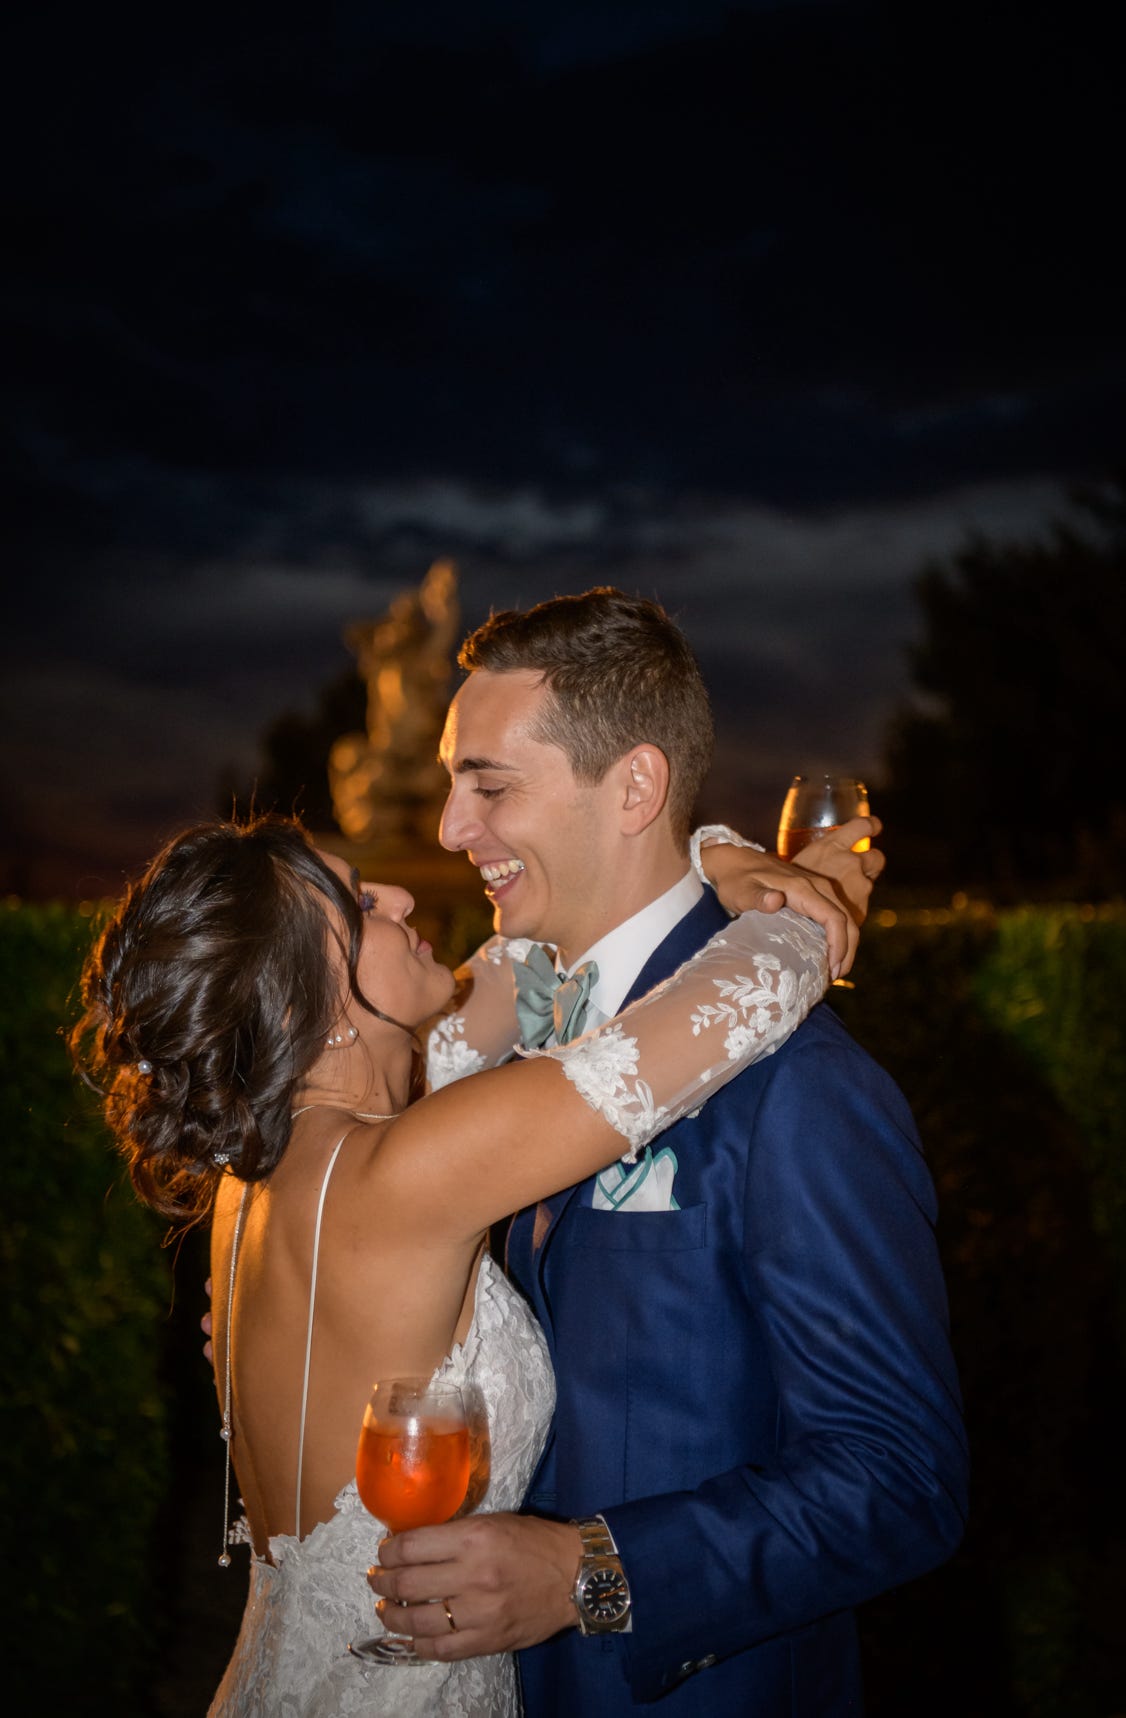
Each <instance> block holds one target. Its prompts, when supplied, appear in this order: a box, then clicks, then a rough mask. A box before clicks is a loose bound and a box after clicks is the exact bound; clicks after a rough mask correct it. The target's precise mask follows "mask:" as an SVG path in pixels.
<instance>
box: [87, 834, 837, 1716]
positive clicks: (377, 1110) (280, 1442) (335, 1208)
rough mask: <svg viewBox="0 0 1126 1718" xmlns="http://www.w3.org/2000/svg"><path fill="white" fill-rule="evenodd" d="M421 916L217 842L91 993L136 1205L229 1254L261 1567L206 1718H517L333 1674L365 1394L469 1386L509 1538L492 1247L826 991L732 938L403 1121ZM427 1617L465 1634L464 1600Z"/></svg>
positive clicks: (477, 1696)
mask: <svg viewBox="0 0 1126 1718" xmlns="http://www.w3.org/2000/svg"><path fill="white" fill-rule="evenodd" d="M749 862H750V864H751V866H752V867H753V862H754V861H753V855H752V856H751V857H750V861H749ZM413 904H414V903H413V901H412V899H411V897H410V895H409V894H408V893H407V892H406V891H405V890H403V889H399V888H386V887H382V886H376V885H368V884H365V883H363V882H361V881H360V879H359V878H358V877H357V876H356V874H355V873H354V872H351V871H350V870H349V868H348V866H347V865H346V864H344V862H343V861H342V860H340V859H339V858H336V857H334V856H333V855H331V854H327V853H320V852H318V851H317V850H316V849H315V848H314V847H313V846H312V843H311V842H310V840H309V838H308V836H307V835H306V834H305V832H304V831H303V830H302V829H301V828H300V826H299V825H297V824H295V823H293V822H289V821H285V820H281V819H275V818H259V819H256V820H254V821H252V822H249V823H245V824H242V825H236V824H227V823H214V824H208V825H203V826H201V827H199V828H195V829H192V830H189V831H187V832H186V833H185V834H183V835H181V836H179V837H178V838H177V839H175V840H174V841H172V842H171V843H170V844H169V845H168V846H167V847H166V848H165V849H164V851H163V852H162V853H161V854H160V855H159V856H158V857H157V858H156V860H154V862H153V864H152V865H151V866H150V868H149V870H148V871H147V873H146V874H145V875H144V877H143V878H142V879H141V880H140V882H138V883H137V884H135V885H134V886H133V887H132V888H130V889H129V890H128V891H127V893H126V895H125V897H124V898H123V900H122V902H121V903H120V905H119V906H118V908H117V910H116V912H115V913H114V915H113V917H112V918H111V919H110V921H109V922H108V924H107V925H106V926H105V928H104V930H103V931H102V933H101V936H100V938H99V940H98V942H97V944H96V946H95V948H94V949H93V950H92V952H91V954H90V956H89V959H88V961H87V964H86V968H85V972H84V976H83V999H84V1003H85V1014H84V1017H83V1019H82V1021H81V1022H80V1023H79V1025H78V1027H77V1028H76V1029H75V1033H74V1035H73V1045H74V1050H75V1054H76V1057H77V1059H78V1062H79V1065H80V1067H82V1068H83V1070H84V1072H85V1073H86V1076H87V1077H88V1078H89V1079H91V1080H92V1081H93V1082H94V1083H95V1084H96V1085H97V1086H98V1088H99V1090H100V1091H101V1092H102V1093H103V1096H104V1103H105V1109H106V1113H107V1116H108V1118H109V1121H110V1124H111V1126H112V1128H113V1131H114V1133H115V1136H116V1138H117V1141H118V1143H119V1146H120V1148H121V1150H122V1152H123V1153H124V1155H125V1157H126V1159H127V1161H128V1164H129V1168H130V1173H131V1175H132V1179H133V1183H134V1185H135V1187H136V1189H137V1191H138V1193H139V1195H140V1196H141V1198H142V1199H144V1200H145V1201H146V1202H147V1203H148V1204H149V1205H151V1206H153V1208H154V1209H156V1210H157V1211H159V1212H162V1213H163V1214H164V1215H166V1216H168V1217H170V1218H172V1219H173V1220H176V1221H184V1222H196V1221H201V1220H205V1219H209V1220H210V1221H211V1224H212V1265H213V1275H214V1282H215V1302H214V1319H215V1333H216V1334H215V1361H216V1381H217V1388H218V1392H219V1398H220V1406H221V1409H222V1410H223V1413H224V1435H225V1436H227V1438H228V1452H229V1454H230V1455H231V1456H232V1457H233V1460H234V1464H235V1469H236V1473H237V1482H238V1489H239V1492H240V1494H241V1497H242V1499H243V1500H244V1507H245V1511H246V1519H245V1521H244V1522H243V1523H241V1524H240V1527H239V1528H238V1529H236V1531H235V1534H234V1535H233V1537H240V1536H241V1537H243V1538H245V1539H247V1540H249V1542H250V1544H251V1547H252V1574H251V1594H250V1598H249V1601H248V1605H247V1611H246V1615H245V1618H244V1622H243V1628H242V1631H241V1633H240V1637H239V1642H238V1645H237V1647H236V1650H235V1654H234V1657H233V1659H232V1661H231V1664H230V1666H229V1668H228V1671H227V1674H226V1676H225V1678H224V1680H223V1684H222V1687H221V1688H220V1690H219V1693H218V1695H217V1696H216V1700H215V1703H214V1705H213V1707H212V1712H213V1713H215V1714H223V1715H233V1714H238V1715H240V1718H241V1715H244V1714H250V1713H262V1714H267V1713H269V1714H275V1713H279V1712H285V1713H287V1714H293V1715H297V1714H301V1715H314V1714H315V1715H319V1718H329V1715H330V1714H331V1715H333V1718H335V1715H337V1714H347V1713H364V1714H396V1715H398V1718H402V1715H404V1714H438V1713H457V1714H480V1715H481V1718H486V1715H487V1718H500V1715H503V1714H515V1713H516V1712H517V1710H518V1696H517V1693H516V1687H515V1677H514V1672H513V1667H512V1661H511V1659H510V1658H509V1657H507V1656H498V1657H493V1658H486V1659H474V1660H466V1661H463V1662H460V1663H456V1664H439V1663H428V1664H422V1665H417V1666H413V1665H412V1666H409V1667H408V1666H402V1667H390V1668H389V1667H386V1666H368V1665H366V1664H364V1663H361V1662H358V1661H357V1660H356V1659H354V1658H350V1657H349V1656H348V1654H347V1651H346V1647H347V1643H348V1642H349V1641H350V1640H354V1639H357V1638H360V1637H363V1636H365V1635H368V1634H370V1632H371V1624H372V1617H371V1594H370V1591H369V1588H368V1586H367V1584H366V1581H365V1570H366V1568H367V1566H368V1564H369V1563H370V1562H371V1561H372V1559H373V1556H374V1554H375V1550H376V1547H377V1545H378V1542H379V1538H380V1535H381V1529H380V1527H379V1526H378V1525H377V1524H376V1523H375V1522H374V1521H373V1519H372V1517H371V1516H370V1515H369V1514H368V1513H367V1512H366V1510H365V1509H364V1507H363V1505H362V1504H361V1503H360V1501H359V1499H358V1496H357V1493H356V1488H355V1482H354V1479H353V1472H354V1462H355V1454H356V1443H357V1437H358V1433H359V1428H360V1423H361V1419H362V1416H363V1412H364V1407H365V1403H366V1401H367V1398H368V1394H369V1391H370V1388H371V1384H372V1380H373V1379H375V1378H381V1377H390V1376H398V1375H404V1374H411V1375H425V1376H429V1375H431V1374H434V1373H435V1372H436V1373H437V1375H438V1376H439V1377H441V1378H444V1379H448V1380H449V1381H451V1382H453V1383H456V1384H458V1385H460V1386H461V1387H462V1388H463V1391H464V1393H465V1394H466V1395H467V1396H468V1398H469V1400H470V1403H471V1405H472V1404H474V1403H475V1404H476V1406H477V1411H478V1414H479V1415H484V1416H486V1417H487V1422H488V1425H487V1433H488V1438H489V1440H490V1442H491V1470H490V1472H489V1473H488V1474H484V1475H482V1476H479V1477H481V1478H482V1482H483V1483H484V1481H486V1480H487V1489H486V1490H484V1495H483V1496H482V1497H480V1498H474V1497H473V1491H472V1486H471V1500H472V1501H474V1502H476V1503H477V1504H478V1506H479V1507H481V1508H483V1509H487V1510H498V1509H499V1510H509V1509H515V1508H518V1507H519V1505H520V1502H521V1500H522V1496H523V1493H524V1491H525V1489H526V1487H527V1484H528V1481H529V1479H530V1476H531V1473H532V1469H533V1467H534V1465H535V1462H536V1459H537V1457H538V1454H539V1451H540V1448H541V1446H542V1443H543V1440H544V1437H545V1435H546V1432H547V1427H548V1423H549V1420H550V1416H551V1409H552V1401H553V1384H552V1378H551V1373H550V1368H549V1365H548V1362H547V1358H546V1352H545V1348H544V1344H543V1339H542V1336H541V1334H540V1332H539V1330H538V1327H536V1325H535V1324H534V1321H533V1320H532V1318H531V1315H530V1314H529V1313H528V1311H527V1309H526V1308H525V1306H524V1303H523V1301H522V1300H521V1299H520V1298H519V1296H518V1295H517V1294H516V1292H515V1291H514V1290H512V1289H510V1288H509V1286H508V1284H507V1283H506V1281H505V1279H504V1277H503V1275H502V1273H501V1272H500V1271H499V1270H498V1269H497V1268H496V1267H495V1265H494V1264H493V1261H492V1259H491V1257H490V1255H489V1254H488V1252H487V1250H486V1248H485V1237H486V1234H487V1231H488V1228H489V1225H490V1224H491V1223H492V1222H494V1221H495V1220H497V1219H499V1218H501V1217H502V1216H504V1215H506V1214H507V1213H509V1212H511V1211H513V1210H515V1209H517V1208H519V1207H522V1206H527V1205H529V1204H534V1203H535V1201H537V1200H538V1199H541V1198H544V1197H546V1196H548V1195H550V1194H551V1193H553V1192H555V1191H556V1190H558V1189H560V1188H563V1187H566V1186H569V1185H570V1184H571V1183H573V1182H575V1181H577V1180H580V1179H581V1178H583V1177H585V1176H587V1175H590V1174H593V1173H594V1172H595V1171H597V1170H600V1169H602V1168H604V1167H605V1166H606V1165H607V1164H609V1163H612V1162H613V1161H614V1160H615V1159H616V1158H618V1157H619V1156H622V1155H623V1154H624V1156H625V1158H626V1159H627V1160H628V1161H631V1162H632V1161H633V1160H634V1159H635V1158H636V1156H637V1153H638V1152H639V1151H641V1150H643V1149H644V1148H645V1147H646V1146H647V1145H648V1142H649V1141H650V1140H651V1139H652V1138H653V1137H654V1136H655V1135H656V1134H657V1133H658V1132H660V1131H662V1130H663V1129H664V1128H665V1127H667V1126H669V1125H670V1124H671V1123H672V1122H673V1121H675V1120H676V1119H678V1117H680V1116H682V1115H684V1114H686V1113H688V1112H690V1111H692V1110H694V1109H696V1108H698V1107H699V1105H700V1104H701V1103H702V1102H704V1101H705V1100H706V1098H707V1097H708V1096H709V1095H710V1093H711V1092H712V1091H714V1090H716V1089H718V1087H719V1086H720V1085H722V1084H724V1083H725V1082H726V1081H727V1080H728V1079H730V1078H731V1077H733V1076H734V1075H735V1074H737V1073H738V1072H739V1071H740V1070H741V1068H743V1067H744V1066H746V1065H747V1063H748V1062H750V1061H753V1060H755V1059H757V1058H758V1057H760V1056H762V1055H764V1054H768V1053H769V1052H770V1050H772V1049H773V1048H775V1047H776V1046H777V1044H778V1043H779V1042H781V1040H782V1039H783V1038H784V1037H786V1036H787V1035H788V1034H789V1033H790V1032H791V1031H792V1030H793V1029H794V1027H795V1026H796V1025H797V1024H798V1023H799V1021H800V1020H801V1019H802V1018H803V1017H804V1015H805V1014H806V1013H807V1012H808V1010H809V1008H810V1007H811V1006H812V1005H813V1004H814V1003H815V1002H816V1001H817V1000H818V999H819V997H820V996H821V994H822V993H823V990H824V986H825V983H826V978H827V974H826V963H825V948H824V940H823V938H822V936H821V934H820V932H819V931H817V930H816V928H815V927H814V926H813V925H812V924H811V923H810V922H809V921H807V920H804V919H801V918H798V917H797V916H796V915H794V914H792V913H790V912H783V913H781V914H778V915H772V916H769V917H765V916H762V915H757V914H753V913H748V914H744V915H742V916H741V917H740V918H738V919H735V920H733V921H732V923H731V926H730V928H729V930H728V931H727V932H726V933H725V934H724V935H723V936H722V937H718V938H716V939H715V941H714V942H713V943H711V944H709V945H708V946H707V948H706V949H704V950H703V951H702V952H701V953H700V954H699V955H697V956H696V957H695V958H694V959H693V960H692V961H690V962H689V963H688V964H687V965H686V966H684V967H683V968H682V969H681V970H680V972H679V973H678V974H677V975H676V976H675V977H674V978H673V979H671V980H669V981H668V982H667V983H666V984H665V985H663V986H660V987H659V988H658V990H656V991H654V992H652V993H650V995H649V996H648V997H646V998H644V999H642V1001H640V1002H638V1003H635V1004H633V1006H632V1007H631V1008H629V1009H627V1010H625V1011H624V1013H623V1014H622V1015H620V1016H618V1017H617V1018H616V1019H614V1020H612V1021H610V1022H609V1023H608V1024H607V1025H605V1026H603V1027H600V1028H599V1029H597V1030H596V1031H593V1032H590V1033H587V1034H586V1035H585V1036H584V1037H582V1038H579V1039H577V1040H576V1041H575V1042H574V1043H572V1044H568V1045H562V1046H558V1047H556V1048H555V1049H552V1050H550V1051H546V1052H541V1053H538V1054H535V1055H533V1056H531V1057H528V1058H524V1059H520V1060H518V1061H516V1062H514V1063H511V1064H510V1065H507V1066H503V1067H494V1068H489V1069H487V1070H486V1071H484V1072H481V1073H480V1074H478V1075H477V1076H476V1077H475V1078H474V1079H473V1080H472V1081H470V1082H468V1083H467V1082H465V1081H457V1082H456V1083H450V1084H447V1085H445V1086H444V1087H443V1089H441V1090H438V1091H435V1092H433V1093H432V1095H429V1096H427V1097H425V1098H423V1099H422V1100H421V1101H419V1102H416V1103H413V1104H411V1103H410V1101H409V1100H410V1094H411V1090H412V1077H413V1075H414V1073H415V1071H416V1069H417V1051H418V1048H419V1039H418V1036H417V1035H418V1033H419V1031H420V1029H421V1028H422V1027H423V1025H424V1023H426V1022H428V1021H431V1020H432V1019H434V1017H435V1016H438V1015H439V1014H440V1013H441V1011H442V1010H443V1009H445V1008H446V1007H447V1005H448V1004H449V1003H450V1000H451V997H452V995H453V992H454V988H455V979H454V976H453V974H452V973H451V972H450V971H449V970H448V968H446V967H444V966H441V965H439V964H438V962H437V961H436V960H435V959H434V956H433V953H432V951H431V949H430V947H429V944H428V943H426V942H425V941H424V940H422V939H421V938H420V937H419V935H418V933H417V931H416V930H415V929H414V928H413V927H412V926H411V924H410V921H409V914H410V912H411V910H412V907H413ZM512 952H513V950H512V948H511V947H509V948H505V947H504V946H503V945H502V944H500V943H498V944H496V945H490V946H489V947H488V950H487V952H486V954H485V955H484V956H483V957H482V958H481V959H479V960H477V961H475V962H474V964H473V970H474V974H475V991H474V995H473V998H472V1002H471V1004H470V1005H469V1008H470V1010H471V1012H467V1013H466V1014H465V1015H462V1016H460V1017H459V1021H458V1027H457V1031H456V1032H455V1033H453V1034H451V1032H450V1030H449V1029H448V1028H447V1030H446V1032H445V1035H444V1036H443V1035H442V1033H439V1034H438V1037H437V1038H436V1040H435V1045H436V1051H437V1054H436V1058H435V1060H436V1065H438V1066H440V1067H442V1068H443V1069H444V1072H443V1074H442V1077H443V1078H446V1077H448V1076H449V1075H450V1074H451V1073H454V1074H456V1073H458V1072H460V1071H462V1067H461V1066H459V1065H458V1063H459V1057H458V1056H457V1055H456V1054H452V1050H453V1049H454V1048H456V1047H457V1046H460V1047H461V1049H462V1050H464V1049H465V1040H466V1039H467V1038H468V1039H469V1040H471V1041H472V1044H473V1046H474V1050H473V1053H472V1054H468V1053H467V1056H468V1065H470V1066H472V1067H477V1066H479V1065H480V1063H481V1062H482V1061H484V1060H495V1059H497V1058H498V1057H499V1056H500V1055H501V1053H502V1052H504V1051H505V1050H506V1049H508V1048H510V1047H511V1045H512V1042H513V1039H514V1037H515V1035H516V1034H515V1030H514V1026H513V1004H512V974H511V969H510V967H509V964H508V957H509V956H510V955H511V954H512ZM466 1019H471V1021H472V1026H471V1030H469V1031H465V1030H464V1021H465V1020H466ZM455 1039H456V1045H455ZM478 1052H480V1054H479V1053H478ZM461 1062H462V1063H463V1064H465V1063H466V1056H463V1057H462V1058H461ZM623 1148H624V1153H623ZM477 1429H478V1432H479V1434H481V1437H480V1438H479V1441H483V1434H484V1427H483V1426H481V1425H479V1426H478V1428H477ZM478 1489H479V1490H480V1489H482V1487H481V1486H479V1487H478ZM224 1531H226V1530H224ZM575 1544H576V1534H575V1530H574V1529H573V1528H572V1527H570V1526H568V1525H567V1524H564V1523H560V1524H559V1549H558V1567H557V1568H553V1569H552V1570H550V1571H548V1570H545V1573H544V1578H545V1579H548V1578H551V1579H554V1580H558V1579H564V1580H566V1579H568V1578H569V1577H568V1574H567V1571H568V1569H570V1571H571V1572H572V1573H573V1569H574V1565H575V1557H576V1553H575ZM224 1560H227V1561H229V1558H227V1554H226V1551H225V1550H224ZM420 1596H421V1595H420ZM426 1596H427V1597H429V1598H431V1599H432V1600H433V1601H434V1602H435V1603H437V1604H442V1605H443V1606H444V1608H445V1615H446V1617H447V1619H448V1621H449V1627H450V1628H451V1629H456V1627H457V1623H456V1614H457V1605H458V1595H457V1594H456V1593H442V1592H437V1591H435V1592H434V1593H432V1594H428V1595H426Z"/></svg>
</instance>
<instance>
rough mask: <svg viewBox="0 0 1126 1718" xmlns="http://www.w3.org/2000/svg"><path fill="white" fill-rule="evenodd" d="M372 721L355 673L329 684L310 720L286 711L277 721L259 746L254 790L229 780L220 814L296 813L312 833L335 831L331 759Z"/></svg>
mask: <svg viewBox="0 0 1126 1718" xmlns="http://www.w3.org/2000/svg"><path fill="white" fill-rule="evenodd" d="M366 719H367V688H366V686H365V685H364V682H363V681H362V680H361V679H360V676H359V675H358V674H357V673H356V672H355V670H354V669H351V668H347V669H345V670H344V671H343V672H342V673H341V674H338V675H337V676H336V678H335V679H334V680H330V681H329V682H328V684H327V685H326V686H324V687H323V688H322V689H321V691H320V693H319V694H318V697H317V703H316V708H315V709H314V711H313V713H312V714H311V715H303V714H302V713H301V712H300V711H297V710H286V711H284V712H283V713H282V715H280V716H278V717H276V718H275V719H274V721H272V722H271V723H270V725H269V727H268V728H267V729H266V730H265V732H264V733H263V735H262V738H261V741H260V742H259V744H260V748H261V754H262V769H261V773H260V775H259V776H258V779H257V781H256V782H255V783H254V784H253V786H252V787H246V786H244V785H243V784H239V783H236V782H234V781H233V780H231V779H228V780H226V781H224V782H223V783H222V784H221V786H220V790H219V800H220V809H221V810H222V812H223V813H224V815H226V814H227V813H229V812H230V810H231V804H232V801H234V802H235V803H236V804H237V805H238V806H239V807H240V808H241V809H242V810H243V811H245V810H246V809H247V808H248V807H249V806H250V805H251V804H253V805H254V806H255V807H256V808H257V809H258V810H259V811H280V812H285V813H289V812H295V813H296V814H297V815H298V816H299V817H300V818H302V819H303V821H304V822H305V823H306V824H308V826H309V828H310V829H314V830H317V829H320V830H329V829H334V828H335V827H336V819H335V817H334V815H333V810H332V795H331V794H330V793H329V787H328V754H329V750H330V749H331V747H332V743H333V741H334V740H337V739H339V737H340V735H341V734H347V733H351V732H353V731H354V730H355V729H357V728H363V726H364V724H365V722H366Z"/></svg>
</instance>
